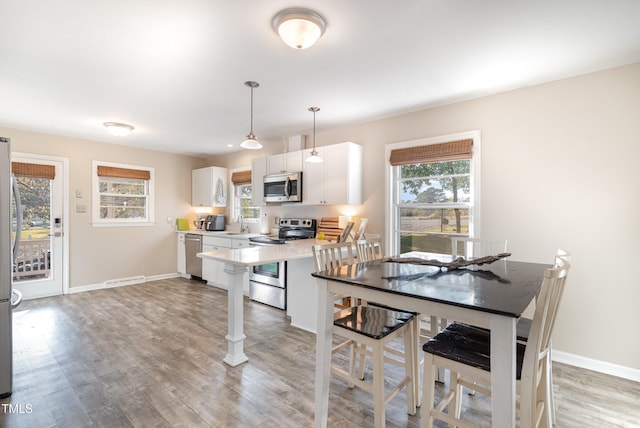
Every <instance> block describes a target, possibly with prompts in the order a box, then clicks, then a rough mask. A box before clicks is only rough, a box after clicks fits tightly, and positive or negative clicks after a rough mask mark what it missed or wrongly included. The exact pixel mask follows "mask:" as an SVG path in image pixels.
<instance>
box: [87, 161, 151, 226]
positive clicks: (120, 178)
mask: <svg viewBox="0 0 640 428" xmlns="http://www.w3.org/2000/svg"><path fill="white" fill-rule="evenodd" d="M93 171H94V174H93V188H94V198H93V211H92V212H93V225H94V226H151V225H153V222H154V215H153V187H154V186H153V173H154V170H153V168H148V167H139V166H132V165H122V164H112V163H104V162H97V161H94V162H93Z"/></svg>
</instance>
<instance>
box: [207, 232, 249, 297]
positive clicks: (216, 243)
mask: <svg viewBox="0 0 640 428" xmlns="http://www.w3.org/2000/svg"><path fill="white" fill-rule="evenodd" d="M248 246H249V240H248V239H231V238H223V237H219V236H203V237H202V252H205V253H206V252H208V251H217V250H221V249H228V248H244V247H248ZM202 279H204V280H205V281H207V285H212V286H214V287H218V288H222V289H224V290H227V289H228V288H229V279H228V275H227V273H226V272H225V271H224V262H219V261H217V260H211V259H202ZM243 284H245V286H244V290H243V293H244V295H246V296H248V295H249V281H247V280H245V281H243Z"/></svg>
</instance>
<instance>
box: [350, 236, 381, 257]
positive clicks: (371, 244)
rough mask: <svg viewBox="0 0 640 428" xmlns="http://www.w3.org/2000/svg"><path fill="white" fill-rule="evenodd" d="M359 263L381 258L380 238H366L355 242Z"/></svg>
mask: <svg viewBox="0 0 640 428" xmlns="http://www.w3.org/2000/svg"><path fill="white" fill-rule="evenodd" d="M356 251H357V255H358V261H359V262H368V261H371V260H376V259H381V258H382V253H383V252H382V238H368V239H360V240H358V241H356Z"/></svg>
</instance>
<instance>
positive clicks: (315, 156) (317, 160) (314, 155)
mask: <svg viewBox="0 0 640 428" xmlns="http://www.w3.org/2000/svg"><path fill="white" fill-rule="evenodd" d="M309 111H310V112H313V150H311V154H310V155H309V157H308V158H306V159H305V162H311V163H320V162H322V158H321V157H320V156H318V152H317V151H316V113H317V112H319V111H320V108H319V107H309Z"/></svg>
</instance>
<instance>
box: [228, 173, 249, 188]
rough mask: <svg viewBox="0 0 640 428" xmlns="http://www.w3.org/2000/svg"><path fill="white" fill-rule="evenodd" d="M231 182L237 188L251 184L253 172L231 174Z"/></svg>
mask: <svg viewBox="0 0 640 428" xmlns="http://www.w3.org/2000/svg"><path fill="white" fill-rule="evenodd" d="M231 182H232V183H233V184H234V185H236V186H239V185H243V184H251V170H247V171H236V172H234V173H233V174H231Z"/></svg>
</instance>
